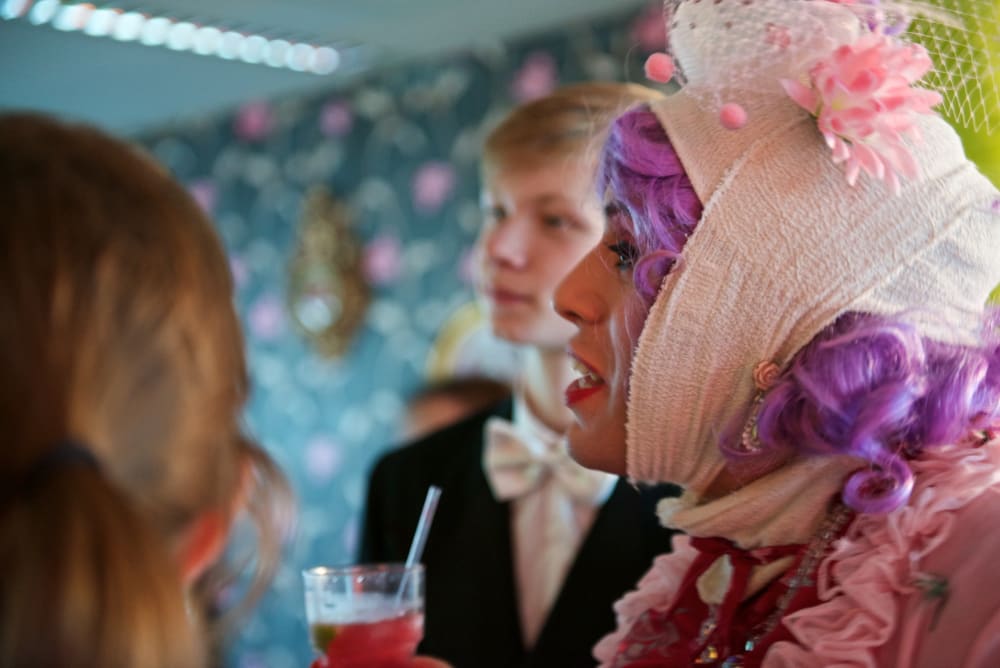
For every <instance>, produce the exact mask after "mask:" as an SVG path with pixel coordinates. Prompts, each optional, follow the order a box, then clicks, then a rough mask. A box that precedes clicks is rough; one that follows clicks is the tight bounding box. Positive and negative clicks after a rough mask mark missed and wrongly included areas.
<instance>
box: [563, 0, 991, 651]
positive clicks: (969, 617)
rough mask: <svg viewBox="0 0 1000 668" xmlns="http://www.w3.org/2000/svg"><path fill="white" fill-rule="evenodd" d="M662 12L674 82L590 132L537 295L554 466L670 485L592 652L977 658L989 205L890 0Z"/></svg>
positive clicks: (732, 1)
mask: <svg viewBox="0 0 1000 668" xmlns="http://www.w3.org/2000/svg"><path fill="white" fill-rule="evenodd" d="M672 4H674V5H676V6H675V7H673V11H672V12H671V16H670V17H669V18H668V20H669V21H670V23H669V25H670V28H671V30H670V43H671V50H672V56H673V58H672V59H671V58H670V57H668V56H661V57H660V60H659V62H657V63H655V67H653V68H652V69H654V70H656V69H657V68H658V69H659V70H660V72H661V73H662V71H663V70H664V69H666V70H668V73H669V70H670V69H672V68H673V67H676V68H677V71H678V72H679V73H682V74H681V76H680V77H678V78H679V79H681V83H682V86H681V88H680V90H679V91H678V92H676V93H675V94H673V95H671V96H670V97H668V98H667V99H666V100H664V101H661V102H656V103H653V104H652V106H649V107H642V108H639V109H636V110H632V111H630V112H627V113H626V114H624V115H623V116H621V117H620V118H619V119H618V120H617V121H616V123H615V125H614V127H613V130H612V133H611V136H610V138H609V140H608V143H607V145H606V147H605V150H604V154H603V160H602V169H601V174H600V179H599V185H600V188H601V191H602V192H603V193H604V194H605V201H606V205H607V206H606V216H607V222H606V230H605V235H604V238H603V240H602V242H601V244H599V245H598V246H597V247H595V248H594V249H593V250H592V251H591V253H590V254H589V255H588V256H586V257H585V258H584V260H583V261H581V263H580V264H579V265H577V267H576V269H575V270H574V271H573V273H571V274H570V275H569V276H568V277H567V278H566V279H565V281H564V282H563V284H562V285H561V286H560V288H559V291H558V292H557V294H556V308H557V310H558V311H559V312H560V313H561V314H562V315H563V316H564V317H565V318H567V319H569V320H570V321H572V322H573V323H574V324H576V326H577V328H578V333H577V335H576V336H575V337H574V339H573V341H572V343H571V346H570V348H571V353H572V355H573V356H574V357H575V358H576V360H577V362H578V368H579V370H580V371H581V374H582V377H581V378H580V379H578V380H576V381H574V383H573V384H572V385H571V386H570V388H569V390H568V391H569V392H570V393H571V394H572V395H573V396H574V397H575V399H576V400H575V401H574V403H573V405H572V409H573V412H574V414H575V417H576V424H575V425H574V426H573V427H572V428H571V430H570V432H569V446H570V450H571V452H572V454H573V456H574V458H576V459H577V460H578V461H580V462H581V463H583V464H584V465H586V466H590V467H593V468H598V469H602V470H605V471H609V472H612V473H617V474H623V475H628V476H629V477H630V478H632V479H633V480H636V481H665V482H673V483H677V484H679V485H681V486H682V487H683V488H684V490H685V491H684V494H683V496H682V497H680V498H679V499H669V500H666V501H664V502H661V504H660V507H659V509H658V511H659V515H660V519H661V522H662V523H663V524H665V525H666V526H668V527H671V528H675V529H680V530H683V531H684V532H686V534H687V535H686V536H679V537H677V538H675V545H674V552H673V553H671V554H669V555H664V556H662V557H659V558H658V559H657V560H656V561H655V562H654V564H653V567H652V569H651V570H650V571H649V572H648V574H647V575H646V576H644V577H643V579H642V580H641V581H640V582H639V583H638V588H637V589H636V590H635V591H634V592H632V593H630V594H628V595H626V596H625V598H623V599H622V600H621V601H619V603H618V604H616V612H617V615H618V623H619V627H618V630H617V631H616V632H615V633H613V634H612V635H610V636H608V637H606V638H605V639H604V640H603V641H601V642H600V643H599V644H598V646H597V647H596V649H595V656H596V657H597V658H598V659H599V660H600V661H601V662H602V665H603V666H616V667H621V666H630V667H633V668H638V667H647V666H648V667H652V666H691V665H708V666H758V665H764V666H831V665H840V666H922V667H928V668H929V667H942V666H948V667H955V666H977V667H984V668H985V667H986V666H1000V565H998V564H997V563H996V562H997V559H998V557H1000V531H997V529H998V522H1000V475H998V471H1000V469H998V463H1000V438H998V437H997V429H998V426H1000V336H998V333H1000V329H998V327H1000V320H998V319H997V318H996V317H995V315H993V314H992V313H991V311H990V310H989V309H987V308H986V306H985V303H986V300H987V296H988V295H989V293H990V291H991V289H992V288H993V287H994V286H995V285H996V284H997V283H998V281H1000V198H998V193H997V191H996V190H995V189H994V188H993V187H992V186H991V185H990V184H989V182H988V181H987V180H986V179H985V178H984V177H983V176H982V175H981V174H979V172H977V171H976V169H975V168H974V167H973V166H972V165H971V163H969V162H968V161H967V160H966V158H965V156H964V154H963V152H962V148H961V145H960V143H959V141H958V138H957V136H956V135H955V133H954V131H953V130H952V129H951V128H950V127H949V126H948V125H947V124H946V123H945V122H944V121H942V120H941V119H940V118H939V117H938V116H936V115H935V113H934V112H933V111H932V110H931V107H933V106H934V105H935V104H937V103H938V102H939V100H940V96H939V95H938V93H937V92H934V91H932V90H930V89H928V88H923V87H921V86H920V85H918V84H917V82H918V80H920V79H921V78H922V77H923V75H924V74H925V73H926V72H927V71H928V70H929V69H930V68H931V67H932V59H931V57H930V55H929V53H928V50H926V49H925V48H924V47H921V46H917V45H915V44H913V43H911V42H909V41H907V40H906V39H905V38H904V36H905V35H906V34H909V33H907V32H906V26H907V20H908V19H909V18H910V17H907V16H905V15H904V12H903V11H902V9H901V6H902V3H891V5H890V3H882V4H881V5H879V4H878V3H870V2H869V3H853V2H823V1H806V0H770V1H768V0H757V1H756V2H748V1H746V0H715V1H714V2H699V1H697V0H691V1H690V2H679V3H672ZM982 4H983V6H984V7H986V6H987V5H988V4H990V3H982ZM921 20H922V21H928V20H930V21H944V22H945V24H944V25H947V26H950V27H949V28H948V29H950V30H953V31H957V30H958V28H956V27H955V26H956V25H959V24H957V23H948V21H949V17H948V16H946V15H945V14H943V13H937V12H933V13H932V15H931V16H929V17H922V18H921ZM992 20H993V22H994V23H993V25H995V23H996V17H995V14H994V15H993V19H992ZM956 35H957V33H955V34H953V35H952V37H951V38H950V39H952V40H953V41H954V40H957V39H958V38H959V37H961V35H958V36H956ZM931 46H933V45H931ZM931 50H932V51H933V49H931ZM986 83H987V84H989V85H992V86H994V88H993V90H994V91H995V90H996V89H995V86H996V82H995V81H992V82H986ZM980 85H982V82H980ZM584 390H585V392H584ZM583 394H586V396H582V395H583Z"/></svg>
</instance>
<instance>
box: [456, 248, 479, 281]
mask: <svg viewBox="0 0 1000 668" xmlns="http://www.w3.org/2000/svg"><path fill="white" fill-rule="evenodd" d="M479 264H480V263H479V253H478V252H477V251H476V247H475V246H470V247H468V248H466V249H465V250H464V251H462V256H461V257H460V258H459V260H458V277H459V279H461V281H462V282H463V283H465V284H466V285H471V286H475V285H476V284H477V283H478V282H479Z"/></svg>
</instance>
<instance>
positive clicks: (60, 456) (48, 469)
mask: <svg viewBox="0 0 1000 668" xmlns="http://www.w3.org/2000/svg"><path fill="white" fill-rule="evenodd" d="M71 466H83V467H87V468H91V469H93V470H94V471H100V469H101V464H100V462H99V461H97V457H96V455H94V452H93V450H91V449H90V448H88V447H87V446H85V445H83V444H82V443H81V442H79V441H76V440H74V439H71V438H67V439H63V440H61V441H59V442H58V443H56V444H55V446H53V447H51V448H49V449H48V450H47V451H45V452H44V453H43V454H42V455H41V456H40V457H39V458H38V459H37V460H35V463H34V464H32V465H31V466H30V467H29V468H28V471H27V473H25V474H24V477H23V478H22V483H21V488H22V489H28V488H31V487H33V486H35V485H37V484H38V483H40V482H42V481H43V480H44V479H45V478H47V477H48V476H50V475H52V473H53V472H54V471H56V470H59V469H63V468H66V467H71Z"/></svg>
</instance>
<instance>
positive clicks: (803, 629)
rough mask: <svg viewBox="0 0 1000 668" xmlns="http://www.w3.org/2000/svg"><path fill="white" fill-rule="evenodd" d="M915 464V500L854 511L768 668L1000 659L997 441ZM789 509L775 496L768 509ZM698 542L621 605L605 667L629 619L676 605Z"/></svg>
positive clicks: (973, 667) (617, 662)
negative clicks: (880, 511)
mask: <svg viewBox="0 0 1000 668" xmlns="http://www.w3.org/2000/svg"><path fill="white" fill-rule="evenodd" d="M911 466H912V468H913V470H914V473H915V486H914V491H913V494H912V496H911V497H910V501H909V503H908V504H907V505H906V506H904V507H902V508H900V509H898V510H897V511H895V512H892V513H889V514H887V515H858V516H857V517H856V519H855V520H854V521H853V522H852V523H851V525H850V526H849V527H848V529H847V532H846V534H845V535H844V536H843V537H842V538H841V539H839V540H838V541H836V542H835V543H834V546H833V550H832V553H831V554H830V555H829V556H828V557H826V558H825V559H824V560H823V561H822V562H821V564H820V567H819V578H818V594H819V599H820V603H819V604H818V605H815V606H814V607H810V608H807V609H803V610H799V611H795V612H792V613H791V614H789V615H787V616H786V617H784V618H783V619H782V623H783V624H784V625H785V627H786V628H787V629H788V631H789V632H790V633H791V635H792V636H793V637H794V641H786V642H778V643H776V644H774V645H773V646H772V647H771V648H770V649H769V651H768V652H767V654H766V655H765V656H764V660H763V663H762V664H761V665H763V666H765V667H767V668H792V667H795V668H800V667H807V666H808V667H812V666H815V667H817V668H819V667H823V666H834V665H836V666H859V667H861V666H866V667H870V666H880V667H883V666H885V667H888V666H892V667H899V668H904V667H906V668H911V667H912V668H943V667H947V668H995V667H996V666H1000V564H998V563H997V556H998V555H1000V531H997V523H998V518H1000V439H997V438H995V437H994V438H993V439H992V440H990V441H989V442H987V443H983V442H982V440H981V439H980V440H975V439H970V440H969V442H966V443H962V444H959V445H955V446H951V447H946V448H939V449H934V450H931V451H928V452H927V453H925V454H924V455H922V456H921V457H919V458H918V459H916V460H914V461H912V462H911ZM791 508H792V506H790V505H789V504H787V503H784V502H783V500H780V497H775V504H774V507H773V508H772V509H771V517H772V518H773V519H774V520H775V522H778V523H780V522H781V518H782V515H783V514H786V513H788V512H789V511H790V509H791ZM793 512H794V511H793ZM706 528H707V527H706ZM690 541H691V539H690V538H689V537H687V536H678V537H676V538H675V539H674V551H673V553H671V554H668V555H664V556H662V557H659V558H658V559H657V560H656V561H655V562H654V564H653V567H652V568H651V569H650V571H649V572H648V573H647V574H646V575H645V576H644V577H643V578H642V580H640V582H639V586H638V589H637V590H636V591H633V592H631V593H629V594H627V595H626V596H625V597H624V598H622V599H621V600H620V601H619V602H618V603H617V604H616V605H615V612H616V614H617V616H618V629H617V631H615V632H614V633H613V634H611V635H608V636H606V637H605V638H604V639H603V640H601V641H600V642H599V643H598V645H597V646H596V648H595V652H594V655H595V657H596V658H597V659H598V660H599V661H600V662H601V666H602V668H610V667H611V666H628V665H629V662H628V661H624V660H622V658H621V656H622V655H623V654H625V653H627V652H626V651H625V650H624V648H622V647H620V645H621V644H622V642H623V641H624V640H625V638H626V636H627V633H628V631H629V629H630V627H631V625H632V623H633V622H634V621H635V620H636V619H637V618H638V617H639V615H641V614H642V613H643V612H645V611H646V610H649V609H664V608H667V607H669V606H670V604H671V603H672V602H673V600H674V597H675V596H676V595H677V594H678V592H677V587H678V585H679V584H680V582H681V581H682V580H683V578H684V575H685V573H686V572H687V569H688V567H689V566H690V565H691V563H692V562H693V561H694V559H695V557H696V556H697V552H696V551H695V550H694V549H693V548H692V547H691V545H690ZM940 574H948V577H947V579H945V578H943V576H942V575H940ZM984 620H986V621H985V622H984ZM616 656H617V657H618V658H617V659H616ZM649 665H654V664H649ZM737 665H739V664H737ZM745 665H748V664H745Z"/></svg>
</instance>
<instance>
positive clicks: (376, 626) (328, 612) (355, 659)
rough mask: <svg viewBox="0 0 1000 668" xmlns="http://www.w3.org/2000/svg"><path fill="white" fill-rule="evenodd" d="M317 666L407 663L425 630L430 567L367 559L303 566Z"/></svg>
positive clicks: (368, 667) (386, 667)
mask: <svg viewBox="0 0 1000 668" xmlns="http://www.w3.org/2000/svg"><path fill="white" fill-rule="evenodd" d="M302 578H303V580H304V582H305V601H306V622H307V623H308V624H309V638H310V641H311V642H312V646H313V649H315V650H316V652H317V653H318V654H319V655H320V656H319V658H318V659H317V660H316V662H315V663H313V667H314V668H405V667H406V666H408V665H409V664H410V662H411V660H412V659H413V655H414V653H415V652H416V649H417V645H418V644H419V643H420V640H421V638H422V637H423V633H424V568H423V566H421V565H420V564H417V565H414V566H409V567H408V566H405V565H404V564H363V565H359V566H343V567H334V568H329V567H325V566H319V567H316V568H310V569H307V570H305V571H302Z"/></svg>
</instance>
